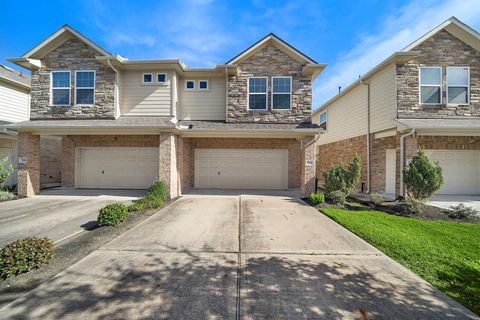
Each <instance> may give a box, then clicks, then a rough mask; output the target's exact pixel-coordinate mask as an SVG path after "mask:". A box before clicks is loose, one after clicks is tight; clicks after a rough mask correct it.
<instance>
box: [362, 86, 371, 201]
mask: <svg viewBox="0 0 480 320" xmlns="http://www.w3.org/2000/svg"><path fill="white" fill-rule="evenodd" d="M360 83H361V84H363V85H366V86H367V190H366V193H370V169H371V164H370V131H371V129H370V83H365V82H363V79H360Z"/></svg>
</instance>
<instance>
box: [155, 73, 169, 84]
mask: <svg viewBox="0 0 480 320" xmlns="http://www.w3.org/2000/svg"><path fill="white" fill-rule="evenodd" d="M165 82H167V75H166V74H165V73H157V83H165Z"/></svg>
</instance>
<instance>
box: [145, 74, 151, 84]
mask: <svg viewBox="0 0 480 320" xmlns="http://www.w3.org/2000/svg"><path fill="white" fill-rule="evenodd" d="M143 82H145V83H148V82H152V75H151V74H144V75H143Z"/></svg>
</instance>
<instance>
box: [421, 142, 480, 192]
mask: <svg viewBox="0 0 480 320" xmlns="http://www.w3.org/2000/svg"><path fill="white" fill-rule="evenodd" d="M425 153H426V154H427V156H428V157H429V158H430V160H432V161H438V163H439V164H440V167H442V171H443V178H444V184H443V186H442V187H441V188H440V190H438V192H437V194H480V151H469V150H468V151H467V150H425Z"/></svg>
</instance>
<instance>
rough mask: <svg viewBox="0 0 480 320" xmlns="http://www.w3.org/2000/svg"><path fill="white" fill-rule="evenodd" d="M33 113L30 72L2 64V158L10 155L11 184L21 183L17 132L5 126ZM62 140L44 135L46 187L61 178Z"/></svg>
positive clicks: (0, 86) (0, 141)
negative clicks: (18, 168) (18, 173)
mask: <svg viewBox="0 0 480 320" xmlns="http://www.w3.org/2000/svg"><path fill="white" fill-rule="evenodd" d="M29 117H30V76H28V75H26V74H23V73H20V72H17V71H14V70H13V69H10V68H8V67H6V66H4V65H0V159H4V158H6V157H8V159H9V162H10V163H11V164H12V166H13V167H14V172H13V173H12V174H11V175H10V177H9V178H8V179H7V182H6V185H7V186H14V185H15V184H16V183H17V174H16V169H17V162H18V160H17V133H16V132H15V131H12V130H10V129H8V128H5V127H3V126H4V125H6V124H10V123H16V122H21V121H25V120H28V119H29ZM60 150H61V143H60V140H59V139H56V138H54V137H42V139H41V152H40V157H41V159H42V161H41V163H42V169H43V170H42V175H41V176H40V184H41V185H42V186H43V187H47V186H52V185H57V184H58V183H59V182H60V170H59V169H58V168H59V163H60Z"/></svg>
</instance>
